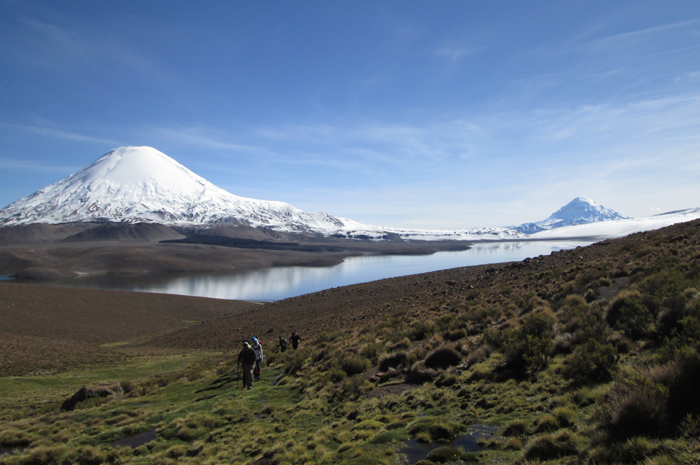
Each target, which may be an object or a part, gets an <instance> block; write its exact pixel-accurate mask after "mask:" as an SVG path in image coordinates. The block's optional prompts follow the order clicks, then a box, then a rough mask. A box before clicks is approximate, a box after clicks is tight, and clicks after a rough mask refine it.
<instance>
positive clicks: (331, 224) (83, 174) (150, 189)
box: [0, 147, 351, 230]
mask: <svg viewBox="0 0 700 465" xmlns="http://www.w3.org/2000/svg"><path fill="white" fill-rule="evenodd" d="M0 218H1V219H0V224H4V225H15V224H27V223H72V222H107V221H110V222H127V223H136V222H147V223H160V224H167V225H198V224H206V223H217V222H227V223H241V224H246V225H250V226H254V227H257V226H268V227H276V226H278V227H279V226H283V225H284V226H286V227H287V228H291V229H293V230H305V229H308V228H312V229H331V230H334V229H337V228H339V227H342V226H343V225H345V224H346V222H351V220H345V219H341V218H335V217H333V216H331V215H328V214H325V213H308V212H304V211H302V210H299V209H297V208H294V207H292V206H291V205H288V204H286V203H283V202H270V201H263V200H254V199H247V198H244V197H238V196H236V195H233V194H231V193H229V192H226V191H225V190H223V189H221V188H219V187H217V186H215V185H214V184H212V183H210V182H209V181H207V180H205V179H204V178H202V177H200V176H198V175H196V174H195V173H193V172H192V171H190V170H189V169H187V168H185V167H184V166H182V165H181V164H179V163H177V162H176V161H175V160H173V159H172V158H170V157H168V156H167V155H165V154H164V153H162V152H159V151H158V150H156V149H154V148H151V147H120V148H117V149H114V150H112V151H110V152H108V153H106V154H105V155H103V156H102V157H100V158H99V159H98V160H96V161H95V162H93V163H91V164H90V165H88V166H86V167H85V168H83V169H81V170H80V171H78V172H77V173H75V174H72V175H70V176H68V177H67V178H65V179H63V180H61V181H59V182H57V183H55V184H52V185H50V186H48V187H45V188H43V189H41V190H39V191H37V192H35V193H34V194H32V195H30V196H28V197H25V198H23V199H20V200H18V201H16V202H14V203H12V204H10V205H9V206H7V207H6V208H4V209H3V210H0Z"/></svg>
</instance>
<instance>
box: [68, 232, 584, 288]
mask: <svg viewBox="0 0 700 465" xmlns="http://www.w3.org/2000/svg"><path fill="white" fill-rule="evenodd" d="M591 243H592V241H587V242H582V241H537V242H534V241H533V242H497V243H480V244H476V245H474V246H473V247H472V248H471V249H469V250H465V251H461V252H438V253H435V254H433V255H418V256H416V255H410V256H406V255H384V256H371V257H350V258H347V259H346V260H345V261H344V262H343V263H341V264H339V265H336V266H332V267H302V266H287V267H278V268H269V269H264V270H257V271H249V272H241V273H234V274H205V275H202V274H199V275H195V276H191V275H186V276H177V277H172V276H168V277H160V278H158V277H154V278H150V277H149V278H143V277H140V278H115V277H109V278H104V277H99V278H74V279H71V280H65V281H63V282H58V283H55V284H57V285H61V286H70V287H91V288H99V289H121V290H130V291H142V292H156V293H164V294H178V295H189V296H199V297H212V298H217V299H240V300H257V301H274V300H280V299H285V298H287V297H294V296H298V295H302V294H308V293H310V292H316V291H321V290H323V289H330V288H333V287H338V286H347V285H351V284H358V283H364V282H369V281H376V280H379V279H385V278H393V277H397V276H406V275H411V274H418V273H425V272H429V271H437V270H444V269H448V268H457V267H461V266H472V265H483V264H487V263H502V262H510V261H520V260H523V259H525V258H528V257H536V256H539V255H548V254H550V253H551V252H554V251H558V250H562V249H571V248H575V247H578V246H586V245H589V244H591Z"/></svg>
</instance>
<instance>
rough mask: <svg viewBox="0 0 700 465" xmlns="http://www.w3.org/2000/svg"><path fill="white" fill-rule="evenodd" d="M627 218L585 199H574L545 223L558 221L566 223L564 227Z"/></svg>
mask: <svg viewBox="0 0 700 465" xmlns="http://www.w3.org/2000/svg"><path fill="white" fill-rule="evenodd" d="M627 218H628V217H626V216H623V215H620V214H619V213H617V212H616V211H614V210H611V209H609V208H605V207H603V206H602V205H598V204H597V203H595V202H594V201H593V200H591V199H588V198H586V197H576V198H575V199H574V200H572V201H571V202H569V203H567V204H566V205H564V206H563V207H561V208H560V209H559V210H557V211H556V212H555V213H553V214H552V215H551V216H550V217H549V218H548V219H547V220H546V221H555V222H556V220H560V221H564V222H567V223H569V224H567V225H566V226H571V225H572V224H584V223H594V222H597V221H609V220H623V219H627Z"/></svg>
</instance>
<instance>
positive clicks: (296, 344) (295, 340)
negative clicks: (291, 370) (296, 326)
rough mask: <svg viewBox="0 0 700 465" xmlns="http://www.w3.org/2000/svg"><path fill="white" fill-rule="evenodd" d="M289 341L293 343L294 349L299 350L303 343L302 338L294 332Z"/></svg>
mask: <svg viewBox="0 0 700 465" xmlns="http://www.w3.org/2000/svg"><path fill="white" fill-rule="evenodd" d="M289 341H290V342H291V343H292V349H294V350H297V348H298V347H299V341H301V336H299V333H297V332H296V331H294V332H293V333H292V335H291V336H290V337H289Z"/></svg>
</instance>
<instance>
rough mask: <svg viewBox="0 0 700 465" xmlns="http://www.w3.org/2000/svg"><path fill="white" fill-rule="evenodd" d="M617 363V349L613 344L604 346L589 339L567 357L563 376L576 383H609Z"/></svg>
mask: <svg viewBox="0 0 700 465" xmlns="http://www.w3.org/2000/svg"><path fill="white" fill-rule="evenodd" d="M615 361H616V354H615V348H614V347H613V346H612V344H606V345H602V344H599V343H598V342H596V341H595V340H593V339H589V340H588V342H587V343H586V344H583V345H580V346H578V347H576V349H575V350H574V353H573V354H571V355H570V356H569V357H567V359H566V367H565V368H564V371H563V375H564V377H566V378H567V379H570V380H572V381H573V382H574V383H585V382H587V381H594V382H605V381H609V380H610V379H611V376H612V375H611V373H612V369H613V367H614V366H615Z"/></svg>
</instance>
